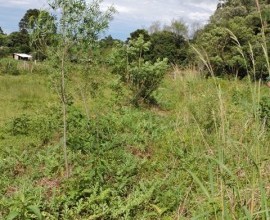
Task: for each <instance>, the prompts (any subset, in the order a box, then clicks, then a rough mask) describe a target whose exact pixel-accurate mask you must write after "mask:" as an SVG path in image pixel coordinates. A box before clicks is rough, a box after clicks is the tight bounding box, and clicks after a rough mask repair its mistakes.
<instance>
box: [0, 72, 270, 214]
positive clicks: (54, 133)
mask: <svg viewBox="0 0 270 220" xmlns="http://www.w3.org/2000/svg"><path fill="white" fill-rule="evenodd" d="M82 72H83V71H82V69H81V68H77V69H76V70H74V73H73V74H72V77H71V79H70V81H69V82H68V85H69V91H68V92H69V95H70V97H72V102H73V104H72V105H71V106H70V107H69V114H68V115H69V117H68V125H69V127H68V137H69V140H68V147H69V151H68V156H69V161H70V167H71V177H70V178H69V179H66V178H65V175H64V159H63V157H62V149H61V142H62V140H61V137H62V136H61V111H60V107H59V103H58V102H59V100H58V98H57V95H56V93H55V91H54V90H53V88H54V87H53V86H52V83H51V81H50V78H49V77H48V76H46V75H39V74H26V75H18V76H9V75H2V76H0V94H1V97H0V99H1V106H0V125H1V128H0V149H1V151H0V171H1V173H2V175H1V176H0V194H1V195H3V196H2V197H1V198H0V218H5V217H6V216H7V215H9V214H10V213H11V214H14V216H17V217H16V218H17V219H39V218H40V215H42V216H43V217H42V218H44V219H269V214H270V213H269V209H270V207H269V206H270V200H269V198H270V190H269V182H270V176H269V166H270V161H269V158H270V157H269V156H270V152H269V151H270V149H269V143H270V135H269V127H268V126H267V125H266V124H264V123H263V120H262V119H261V118H260V112H259V104H258V103H259V102H258V101H257V100H260V99H261V97H267V99H270V93H269V89H268V88H266V87H265V86H264V85H261V86H258V85H256V88H258V89H256V90H255V89H254V88H255V83H250V82H249V81H245V80H244V81H236V80H232V81H229V80H224V79H203V78H201V77H200V76H196V74H195V75H194V72H193V73H192V74H190V76H189V74H186V75H185V76H181V77H180V76H179V75H176V77H175V79H174V78H173V77H171V76H167V77H166V79H165V80H164V83H163V84H162V86H161V87H160V88H159V89H158V91H156V92H155V94H154V95H155V97H156V99H157V101H158V103H159V106H152V107H150V106H143V107H140V108H135V107H133V106H132V105H131V104H130V103H129V101H128V100H129V97H130V94H129V93H128V92H127V91H126V89H125V88H123V86H122V85H121V84H119V82H118V80H117V79H116V78H115V77H114V76H112V75H111V74H110V73H108V72H107V71H106V69H98V70H97V71H93V73H89V75H87V76H82V74H81V73H82ZM97 72H98V73H99V74H97ZM187 72H188V71H187ZM85 77H87V80H86V78H85ZM93 87H94V88H96V89H93ZM258 91H259V92H258Z"/></svg>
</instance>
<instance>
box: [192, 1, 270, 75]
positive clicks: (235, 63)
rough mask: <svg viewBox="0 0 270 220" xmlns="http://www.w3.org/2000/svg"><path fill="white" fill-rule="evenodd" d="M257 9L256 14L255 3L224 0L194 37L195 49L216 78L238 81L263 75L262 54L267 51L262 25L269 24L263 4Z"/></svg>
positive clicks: (265, 30) (267, 9)
mask: <svg viewBox="0 0 270 220" xmlns="http://www.w3.org/2000/svg"><path fill="white" fill-rule="evenodd" d="M260 7H261V11H260V12H258V8H257V7H256V4H255V1H226V2H225V3H222V4H220V5H219V7H218V9H217V10H216V12H215V14H214V15H213V16H212V18H211V21H210V23H209V24H208V25H206V27H205V28H204V29H203V30H201V31H200V32H199V33H198V35H197V36H196V39H195V40H196V43H195V45H196V46H195V47H196V48H200V49H201V50H202V51H203V52H202V53H203V54H204V53H205V54H207V56H208V59H209V61H210V64H211V66H212V68H213V71H214V72H215V74H216V75H220V76H224V75H229V76H236V77H240V78H243V77H245V76H247V75H251V76H252V77H253V78H255V79H258V78H264V77H265V75H267V72H268V67H267V65H265V59H266V58H265V56H262V54H265V53H264V50H266V51H268V49H267V48H268V42H265V40H264V38H265V36H264V35H266V36H268V35H269V33H268V31H267V28H265V27H264V28H262V26H263V25H265V24H266V23H268V22H269V21H270V20H269V18H268V17H267V16H266V15H267V14H269V7H268V6H266V5H265V4H261V6H260ZM261 16H262V19H263V20H261ZM209 42H211V44H209ZM263 47H264V48H265V49H263Z"/></svg>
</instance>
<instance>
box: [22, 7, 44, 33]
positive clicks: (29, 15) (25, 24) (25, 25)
mask: <svg viewBox="0 0 270 220" xmlns="http://www.w3.org/2000/svg"><path fill="white" fill-rule="evenodd" d="M39 13H40V11H39V10H38V9H28V10H27V11H26V13H25V14H24V16H23V17H22V19H21V20H20V22H19V30H20V31H22V30H27V29H29V28H30V27H31V26H33V25H34V21H35V20H37V18H38V16H39Z"/></svg>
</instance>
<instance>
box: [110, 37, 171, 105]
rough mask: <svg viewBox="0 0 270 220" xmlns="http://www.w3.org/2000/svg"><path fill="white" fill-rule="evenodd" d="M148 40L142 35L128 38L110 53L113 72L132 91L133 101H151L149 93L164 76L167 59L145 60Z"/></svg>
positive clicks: (148, 45) (157, 85)
mask: <svg viewBox="0 0 270 220" xmlns="http://www.w3.org/2000/svg"><path fill="white" fill-rule="evenodd" d="M149 47H150V42H145V40H144V37H143V35H140V37H139V38H137V39H135V40H129V42H128V44H127V45H121V44H118V45H117V48H116V49H115V51H114V52H113V54H112V62H111V64H112V65H113V72H114V73H115V74H118V75H120V77H121V80H122V81H123V82H125V83H126V84H127V85H128V86H129V87H130V89H131V91H132V92H133V102H134V103H135V104H138V101H139V100H142V101H151V94H152V93H153V91H155V90H156V89H157V88H158V87H159V85H160V83H161V81H162V80H163V78H164V75H165V73H166V70H167V68H168V64H167V63H168V59H167V58H164V59H163V60H160V59H157V60H156V62H154V63H152V62H150V61H146V60H145V53H146V52H147V51H148V50H149Z"/></svg>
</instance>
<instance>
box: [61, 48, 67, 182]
mask: <svg viewBox="0 0 270 220" xmlns="http://www.w3.org/2000/svg"><path fill="white" fill-rule="evenodd" d="M61 62H62V65H61V96H62V110H63V151H64V159H65V169H66V177H67V178H68V177H69V165H68V158H67V105H66V93H65V92H66V91H65V49H64V50H63V54H62V60H61Z"/></svg>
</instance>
